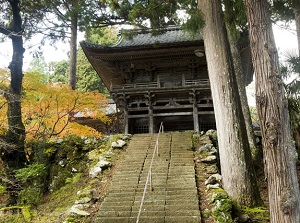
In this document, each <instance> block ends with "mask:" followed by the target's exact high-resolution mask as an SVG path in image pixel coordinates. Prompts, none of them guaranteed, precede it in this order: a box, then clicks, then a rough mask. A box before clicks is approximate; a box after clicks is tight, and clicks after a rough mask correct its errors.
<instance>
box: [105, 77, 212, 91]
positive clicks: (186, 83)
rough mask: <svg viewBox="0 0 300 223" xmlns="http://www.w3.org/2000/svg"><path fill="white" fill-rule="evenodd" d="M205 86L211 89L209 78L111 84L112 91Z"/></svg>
mask: <svg viewBox="0 0 300 223" xmlns="http://www.w3.org/2000/svg"><path fill="white" fill-rule="evenodd" d="M194 87H196V88H205V89H210V84H209V80H207V79H199V80H182V81H181V82H180V83H178V82H176V83H175V82H162V81H157V82H145V83H132V84H123V85H113V84H111V86H110V91H111V92H120V91H122V92H127V91H129V92H130V91H139V90H159V89H163V90H168V89H182V88H194Z"/></svg>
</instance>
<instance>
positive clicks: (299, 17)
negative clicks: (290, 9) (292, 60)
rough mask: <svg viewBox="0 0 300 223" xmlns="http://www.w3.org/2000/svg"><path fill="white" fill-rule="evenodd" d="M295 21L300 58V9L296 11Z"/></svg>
mask: <svg viewBox="0 0 300 223" xmlns="http://www.w3.org/2000/svg"><path fill="white" fill-rule="evenodd" d="M294 12H295V21H296V30H297V39H298V56H299V57H300V9H298V10H297V9H295V10H294Z"/></svg>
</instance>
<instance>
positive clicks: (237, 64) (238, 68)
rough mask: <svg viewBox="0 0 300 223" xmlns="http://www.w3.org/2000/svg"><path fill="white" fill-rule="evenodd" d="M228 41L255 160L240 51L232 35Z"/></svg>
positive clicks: (254, 146)
mask: <svg viewBox="0 0 300 223" xmlns="http://www.w3.org/2000/svg"><path fill="white" fill-rule="evenodd" d="M228 40H229V44H230V49H231V54H232V59H233V65H234V71H235V76H236V81H237V86H238V91H239V95H240V100H241V106H242V111H243V115H244V120H245V124H246V130H247V136H248V141H249V145H250V150H251V153H252V156H253V158H255V157H256V155H257V154H258V151H257V148H256V143H255V136H254V131H253V126H252V120H251V116H250V109H249V105H248V100H247V93H246V87H245V81H244V75H243V68H242V62H241V59H240V58H241V55H240V51H239V49H238V43H237V41H236V39H235V38H234V37H233V35H231V34H229V35H228Z"/></svg>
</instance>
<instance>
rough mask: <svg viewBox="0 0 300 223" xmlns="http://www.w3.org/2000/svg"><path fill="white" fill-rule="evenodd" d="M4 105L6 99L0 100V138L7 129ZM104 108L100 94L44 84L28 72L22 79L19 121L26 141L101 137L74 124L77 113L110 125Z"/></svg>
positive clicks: (42, 79)
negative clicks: (69, 136) (23, 127)
mask: <svg viewBox="0 0 300 223" xmlns="http://www.w3.org/2000/svg"><path fill="white" fill-rule="evenodd" d="M1 76H3V75H1ZM0 84H1V83H0ZM2 87H3V86H0V89H2ZM5 103H6V100H5V98H4V97H3V96H1V97H0V122H1V123H0V134H3V133H5V131H6V129H7V117H6V109H7V107H6V104H5ZM107 105H108V100H107V99H106V98H105V96H104V95H103V94H101V93H99V92H95V91H94V92H86V93H80V92H76V91H74V90H72V89H70V88H69V87H68V86H67V85H65V84H60V83H46V81H45V77H44V76H41V75H39V74H38V73H33V72H28V73H26V74H25V75H24V81H23V93H22V119H23V123H24V125H25V128H26V138H27V140H30V139H47V138H50V137H64V136H67V135H72V134H76V135H81V136H96V137H97V136H100V135H101V133H99V132H97V131H96V130H95V129H93V128H90V127H87V126H84V125H80V124H78V123H76V122H73V120H74V115H75V114H77V113H80V115H81V116H85V117H89V118H93V119H99V120H101V121H102V122H103V123H105V124H107V125H109V124H110V123H111V119H110V118H109V117H107V116H106V115H105V108H106V107H107Z"/></svg>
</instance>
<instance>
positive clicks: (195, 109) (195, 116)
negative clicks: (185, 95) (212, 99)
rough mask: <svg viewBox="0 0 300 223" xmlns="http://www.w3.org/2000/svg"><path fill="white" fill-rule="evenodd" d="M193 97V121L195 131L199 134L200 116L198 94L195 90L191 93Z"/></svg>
mask: <svg viewBox="0 0 300 223" xmlns="http://www.w3.org/2000/svg"><path fill="white" fill-rule="evenodd" d="M190 95H192V99H191V103H193V120H194V131H195V132H199V116H198V105H197V92H196V91H195V90H193V91H192V92H190Z"/></svg>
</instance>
